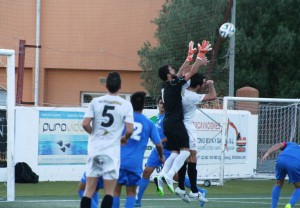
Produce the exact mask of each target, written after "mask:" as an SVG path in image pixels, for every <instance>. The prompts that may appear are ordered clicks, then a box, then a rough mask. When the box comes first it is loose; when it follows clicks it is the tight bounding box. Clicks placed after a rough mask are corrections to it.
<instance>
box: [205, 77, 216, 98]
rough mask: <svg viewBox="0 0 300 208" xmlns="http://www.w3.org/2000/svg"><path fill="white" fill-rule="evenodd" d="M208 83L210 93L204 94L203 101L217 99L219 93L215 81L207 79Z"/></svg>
mask: <svg viewBox="0 0 300 208" xmlns="http://www.w3.org/2000/svg"><path fill="white" fill-rule="evenodd" d="M206 85H207V86H208V93H207V94H206V95H205V96H204V98H203V101H211V100H215V99H216V98H217V93H216V89H215V87H214V81H213V80H207V81H206Z"/></svg>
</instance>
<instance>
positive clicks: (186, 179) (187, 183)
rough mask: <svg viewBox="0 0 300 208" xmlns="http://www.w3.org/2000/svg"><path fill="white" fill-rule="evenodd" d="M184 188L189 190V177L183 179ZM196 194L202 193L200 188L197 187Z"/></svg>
mask: <svg viewBox="0 0 300 208" xmlns="http://www.w3.org/2000/svg"><path fill="white" fill-rule="evenodd" d="M184 186H185V187H187V188H189V189H191V182H190V179H189V177H185V178H184ZM197 189H198V192H201V193H203V189H202V188H201V187H200V186H197Z"/></svg>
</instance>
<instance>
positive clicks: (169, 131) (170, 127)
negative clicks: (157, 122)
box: [164, 120, 190, 151]
mask: <svg viewBox="0 0 300 208" xmlns="http://www.w3.org/2000/svg"><path fill="white" fill-rule="evenodd" d="M164 133H165V135H166V137H167V139H168V141H167V143H166V147H165V148H166V149H167V150H171V151H180V149H182V148H190V142H189V135H188V133H187V130H186V128H185V126H184V123H183V121H182V120H177V121H171V120H165V121H164Z"/></svg>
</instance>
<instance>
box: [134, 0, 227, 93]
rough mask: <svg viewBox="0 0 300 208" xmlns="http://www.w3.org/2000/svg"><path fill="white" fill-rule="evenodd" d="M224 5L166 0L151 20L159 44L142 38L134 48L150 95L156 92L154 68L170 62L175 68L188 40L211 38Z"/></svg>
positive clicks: (221, 2) (220, 2)
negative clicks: (140, 44)
mask: <svg viewBox="0 0 300 208" xmlns="http://www.w3.org/2000/svg"><path fill="white" fill-rule="evenodd" d="M225 6H226V1H224V0H214V1H211V0H201V1H199V0H188V1H186V0H173V1H168V0H167V1H166V3H165V4H164V5H163V7H162V10H161V12H160V15H159V17H158V18H156V19H155V20H153V23H154V24H156V25H157V31H156V33H155V37H156V38H157V40H158V43H159V44H158V45H157V46H152V45H151V43H149V42H145V43H144V46H143V47H142V48H141V49H140V50H139V51H138V55H139V56H140V58H141V59H140V62H139V66H140V67H141V68H142V69H143V72H142V79H143V86H144V87H145V88H146V89H147V90H148V92H149V93H150V95H152V96H154V97H156V96H157V95H159V94H160V91H159V89H160V83H161V81H160V79H159V78H158V75H157V74H158V68H159V67H160V66H163V65H165V64H170V65H171V66H172V67H173V68H175V69H178V68H179V67H180V65H181V64H182V63H183V62H184V59H185V58H186V56H187V51H188V43H189V41H190V40H193V41H194V42H195V43H198V42H201V41H202V40H203V39H206V40H210V41H211V42H212V43H213V42H214V40H215V38H216V37H217V32H218V30H217V28H218V27H219V24H220V22H221V19H222V18H223V14H222V12H223V11H224V7H225ZM195 47H196V45H195ZM201 72H202V73H205V71H201Z"/></svg>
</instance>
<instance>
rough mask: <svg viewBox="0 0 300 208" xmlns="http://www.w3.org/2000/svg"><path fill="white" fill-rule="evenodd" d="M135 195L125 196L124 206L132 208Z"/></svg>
mask: <svg viewBox="0 0 300 208" xmlns="http://www.w3.org/2000/svg"><path fill="white" fill-rule="evenodd" d="M134 203H135V197H134V196H127V197H126V202H125V208H132V207H134Z"/></svg>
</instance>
